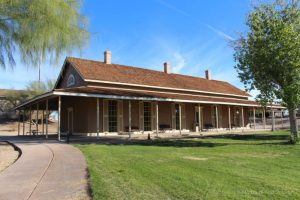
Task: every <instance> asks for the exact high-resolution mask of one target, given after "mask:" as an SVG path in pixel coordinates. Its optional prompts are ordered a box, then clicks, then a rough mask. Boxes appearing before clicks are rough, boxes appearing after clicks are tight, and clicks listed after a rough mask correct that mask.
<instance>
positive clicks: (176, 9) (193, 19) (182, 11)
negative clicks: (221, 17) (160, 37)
mask: <svg viewBox="0 0 300 200" xmlns="http://www.w3.org/2000/svg"><path fill="white" fill-rule="evenodd" d="M156 1H157V2H158V3H160V4H161V5H163V6H165V7H167V8H169V9H171V10H173V11H175V12H177V13H179V14H181V15H183V16H185V17H187V18H189V19H190V20H192V21H194V22H196V23H198V24H201V25H202V26H206V27H207V28H208V29H210V30H211V31H213V32H214V33H216V34H217V35H219V36H221V37H222V38H224V39H226V40H230V41H233V40H234V38H233V37H231V36H230V35H228V34H226V33H224V32H223V31H221V30H219V29H217V28H215V27H213V26H212V25H209V24H206V23H203V22H200V21H198V20H196V19H195V18H194V17H193V16H192V15H190V14H189V13H187V12H185V11H184V10H181V9H179V8H177V7H175V6H173V5H171V4H169V3H167V2H165V1H164V0H156Z"/></svg>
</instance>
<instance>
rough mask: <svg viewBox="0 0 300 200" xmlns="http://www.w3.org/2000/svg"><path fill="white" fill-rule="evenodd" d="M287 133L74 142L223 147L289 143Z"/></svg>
mask: <svg viewBox="0 0 300 200" xmlns="http://www.w3.org/2000/svg"><path fill="white" fill-rule="evenodd" d="M288 139H289V138H288V136H287V135H271V134H253V135H235V134H232V135H223V136H220V135H219V136H205V137H204V136H203V137H201V136H198V137H182V138H176V139H174V138H169V139H167V138H164V139H154V140H141V139H128V138H116V137H115V138H109V137H102V138H100V139H99V140H97V139H96V138H89V137H72V139H71V143H72V144H81V145H85V144H97V145H98V144H99V145H140V146H160V147H176V148H181V147H206V148H214V147H222V146H230V145H287V144H289V140H288Z"/></svg>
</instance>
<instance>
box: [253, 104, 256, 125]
mask: <svg viewBox="0 0 300 200" xmlns="http://www.w3.org/2000/svg"><path fill="white" fill-rule="evenodd" d="M253 126H254V130H255V129H256V118H255V108H254V107H253Z"/></svg>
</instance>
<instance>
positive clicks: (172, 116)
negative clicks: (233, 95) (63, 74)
mask: <svg viewBox="0 0 300 200" xmlns="http://www.w3.org/2000/svg"><path fill="white" fill-rule="evenodd" d="M17 109H18V110H20V112H19V114H21V115H23V117H21V116H20V117H19V125H18V135H26V134H41V135H45V138H48V135H49V130H48V125H49V113H50V112H53V111H55V112H57V129H56V130H57V131H56V132H54V133H53V132H51V134H57V139H58V140H61V136H62V135H68V136H71V135H87V136H96V137H98V138H99V137H100V136H106V135H128V136H129V137H131V136H132V135H133V134H156V135H158V134H178V135H181V134H192V133H194V134H195V133H196V134H198V133H214V132H219V133H221V132H224V133H225V132H242V131H251V130H253V131H254V130H270V129H275V127H276V124H277V126H278V123H279V122H280V123H281V124H282V127H284V126H283V124H284V119H283V116H282V109H283V107H280V106H277V107H276V106H273V107H267V108H262V107H260V106H259V105H258V104H249V103H247V104H246V103H243V101H241V102H227V101H224V102H216V101H209V100H207V101H204V100H198V101H197V100H185V99H171V98H162V97H160V96H155V97H153V96H151V97H149V96H146V97H145V96H141V95H129V94H127V95H120V94H118V95H116V94H103V93H102V94H99V93H79V92H76V93H75V92H66V91H63V92H62V91H52V92H49V93H46V94H44V95H41V96H38V97H36V98H34V99H31V100H30V101H28V102H25V103H23V104H21V105H19V106H18V107H17ZM26 113H27V114H26ZM25 116H28V119H27V120H28V121H29V123H28V126H27V127H25V121H26V117H25ZM279 118H280V120H278V119H279ZM276 119H277V120H276ZM270 120H271V126H270V123H268V122H270ZM32 121H35V122H36V123H35V124H32V123H31V122H32ZM26 130H27V131H26Z"/></svg>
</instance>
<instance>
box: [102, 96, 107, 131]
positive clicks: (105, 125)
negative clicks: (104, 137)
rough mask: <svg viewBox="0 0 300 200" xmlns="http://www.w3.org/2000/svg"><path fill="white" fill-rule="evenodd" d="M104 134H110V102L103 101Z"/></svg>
mask: <svg viewBox="0 0 300 200" xmlns="http://www.w3.org/2000/svg"><path fill="white" fill-rule="evenodd" d="M103 132H108V100H107V99H103Z"/></svg>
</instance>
